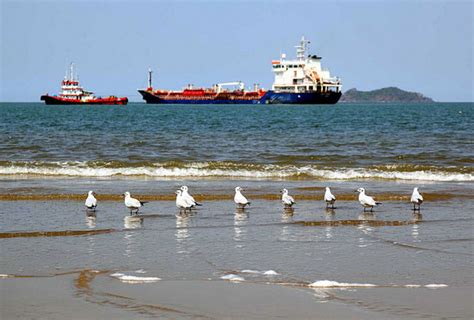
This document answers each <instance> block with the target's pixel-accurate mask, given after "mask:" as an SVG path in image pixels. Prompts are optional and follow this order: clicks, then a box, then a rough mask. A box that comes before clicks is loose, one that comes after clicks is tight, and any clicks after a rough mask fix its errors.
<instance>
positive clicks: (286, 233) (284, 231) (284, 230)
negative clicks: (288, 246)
mask: <svg viewBox="0 0 474 320" xmlns="http://www.w3.org/2000/svg"><path fill="white" fill-rule="evenodd" d="M293 212H294V210H292V211H291V213H289V214H288V213H287V210H286V209H285V210H284V211H283V213H282V215H281V220H280V221H281V222H282V223H283V227H281V233H280V240H283V241H288V240H290V237H291V233H290V225H288V224H289V223H291V222H293Z"/></svg>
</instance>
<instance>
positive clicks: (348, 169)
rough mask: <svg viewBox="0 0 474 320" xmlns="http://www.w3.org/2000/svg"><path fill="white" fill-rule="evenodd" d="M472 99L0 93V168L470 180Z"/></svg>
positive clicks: (94, 173)
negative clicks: (104, 99)
mask: <svg viewBox="0 0 474 320" xmlns="http://www.w3.org/2000/svg"><path fill="white" fill-rule="evenodd" d="M473 128H474V108H473V104H472V103H435V104H418V105H417V104H413V105H397V104H389V105H380V104H371V105H363V104H337V105H330V106H317V107H315V106H266V105H264V106H230V105H222V106H191V105H185V106H183V105H181V106H177V105H176V106H174V105H171V106H162V105H146V104H141V103H132V104H130V105H128V106H93V107H90V106H89V107H88V106H45V105H43V104H41V103H25V104H12V103H2V104H1V105H0V137H1V140H2V142H1V144H0V154H1V157H0V175H18V174H34V175H39V176H51V175H59V176H77V177H81V176H82V177H110V176H146V177H158V178H164V177H171V178H174V177H242V178H284V179H322V180H324V179H342V180H344V179H361V178H368V179H371V178H376V179H398V180H430V181H473V180H474V175H473V173H474V169H473V162H474V160H473V159H474V148H473V139H472V136H473V131H474V129H473Z"/></svg>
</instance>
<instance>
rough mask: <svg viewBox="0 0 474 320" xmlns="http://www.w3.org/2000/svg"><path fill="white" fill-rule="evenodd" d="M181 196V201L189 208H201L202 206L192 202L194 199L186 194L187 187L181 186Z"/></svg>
mask: <svg viewBox="0 0 474 320" xmlns="http://www.w3.org/2000/svg"><path fill="white" fill-rule="evenodd" d="M181 191H182V192H181V196H182V197H183V199H184V200H185V201H186V202H187V203H188V204H189V205H190V206H191V207H194V206H202V204H200V203H199V202H197V201H196V200H194V197H193V196H192V195H190V194H189V192H188V187H187V186H182V187H181Z"/></svg>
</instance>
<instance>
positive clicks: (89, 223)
mask: <svg viewBox="0 0 474 320" xmlns="http://www.w3.org/2000/svg"><path fill="white" fill-rule="evenodd" d="M86 225H87V227H88V228H89V229H94V228H95V227H96V223H95V217H86Z"/></svg>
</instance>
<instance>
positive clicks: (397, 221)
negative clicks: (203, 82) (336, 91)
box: [0, 103, 474, 319]
mask: <svg viewBox="0 0 474 320" xmlns="http://www.w3.org/2000/svg"><path fill="white" fill-rule="evenodd" d="M473 136H474V104H473V103H423V104H379V103H371V104H349V103H339V104H336V105H304V106H303V105H300V106H296V105H199V106H193V105H147V104H144V103H130V104H128V105H126V106H47V105H44V104H42V103H0V243H1V246H0V258H1V259H0V300H1V301H0V305H1V311H0V316H1V318H5V319H64V318H70V319H97V318H114V319H131V318H134V319H135V318H137V319H142V318H143V319H149V318H160V319H275V318H283V319H349V318H350V319H472V318H473V317H474V309H473V305H472V301H473V295H474V278H473V273H472V270H473V267H474V259H473V258H474V246H473V244H474V236H473V234H474V232H473V230H474V224H473V221H474V220H473V219H474V217H473V214H474V184H473V182H474V141H473ZM182 185H187V186H188V187H189V191H190V193H191V194H192V195H194V196H195V198H196V200H198V201H199V202H202V206H200V207H198V208H196V209H193V210H192V212H191V213H183V212H180V210H179V209H178V208H177V207H176V205H175V190H177V189H178V188H180V187H181V186H182ZM237 186H240V187H242V188H243V189H244V191H243V193H244V194H245V196H246V197H247V198H248V199H249V201H251V205H250V207H248V208H246V209H245V210H241V209H238V208H236V205H235V203H234V202H233V196H234V188H235V187H237ZM325 187H330V188H331V190H332V192H333V193H334V194H335V196H336V198H337V200H336V203H335V208H327V206H326V204H325V203H324V201H323V195H324V189H325ZM360 187H364V188H365V189H366V193H367V194H368V195H370V196H373V197H374V198H375V199H376V200H377V201H380V202H382V204H381V205H380V206H377V207H376V208H374V212H365V211H364V209H363V208H362V206H361V205H360V204H359V202H358V200H357V192H355V191H356V190H357V189H358V188H360ZM414 187H418V188H419V191H420V193H421V194H422V195H423V196H424V200H425V201H424V202H423V203H422V205H421V209H420V210H419V211H414V210H413V205H412V204H411V203H410V195H411V192H412V190H413V188H414ZM283 188H286V189H288V190H289V193H290V194H291V195H292V196H293V197H294V198H295V201H296V204H295V205H294V206H293V208H285V207H284V206H283V204H282V203H281V201H280V197H281V195H280V191H281V190H282V189H283ZM89 190H93V191H94V192H96V193H97V199H98V207H97V210H96V212H94V213H91V212H88V211H87V210H86V209H85V207H84V201H85V199H86V197H87V192H88V191H89ZM125 191H129V192H130V193H131V194H132V196H133V197H136V198H138V199H140V200H142V201H147V203H146V204H145V205H144V206H143V207H142V208H141V209H140V211H139V214H138V216H130V213H129V210H128V209H127V208H126V207H125V205H124V203H123V199H122V198H121V195H122V194H123V193H124V192H125ZM25 301H26V302H27V303H25Z"/></svg>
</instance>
